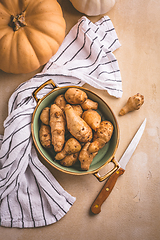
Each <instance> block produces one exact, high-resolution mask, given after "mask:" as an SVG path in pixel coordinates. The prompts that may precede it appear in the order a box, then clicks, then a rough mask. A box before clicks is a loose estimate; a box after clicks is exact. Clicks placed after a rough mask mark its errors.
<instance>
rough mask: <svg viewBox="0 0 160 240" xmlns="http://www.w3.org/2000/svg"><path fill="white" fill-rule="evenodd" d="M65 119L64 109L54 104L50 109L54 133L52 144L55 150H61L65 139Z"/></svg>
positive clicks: (52, 132) (52, 131) (52, 133)
mask: <svg viewBox="0 0 160 240" xmlns="http://www.w3.org/2000/svg"><path fill="white" fill-rule="evenodd" d="M65 125H66V122H65V119H64V114H63V111H62V110H61V109H60V108H59V107H58V106H57V105H56V104H52V105H51V109H50V127H51V135H52V145H53V146H54V150H55V152H60V151H61V150H62V148H63V145H64V141H65Z"/></svg>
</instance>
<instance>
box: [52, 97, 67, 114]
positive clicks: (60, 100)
mask: <svg viewBox="0 0 160 240" xmlns="http://www.w3.org/2000/svg"><path fill="white" fill-rule="evenodd" d="M54 104H56V105H57V106H58V107H59V108H60V109H62V111H63V112H64V108H65V106H66V100H65V97H64V94H60V95H58V96H57V97H56V99H55V100H54Z"/></svg>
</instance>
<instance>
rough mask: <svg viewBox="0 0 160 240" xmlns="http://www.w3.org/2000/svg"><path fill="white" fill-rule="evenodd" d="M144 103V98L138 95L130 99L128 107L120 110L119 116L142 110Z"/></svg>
mask: <svg viewBox="0 0 160 240" xmlns="http://www.w3.org/2000/svg"><path fill="white" fill-rule="evenodd" d="M143 103H144V96H143V95H141V94H139V93H137V94H136V95H134V96H132V97H130V98H129V99H128V101H127V103H126V105H125V106H124V107H123V108H122V109H121V110H120V112H119V115H120V116H123V115H125V114H126V113H128V112H132V111H134V110H138V109H140V107H141V106H142V104H143Z"/></svg>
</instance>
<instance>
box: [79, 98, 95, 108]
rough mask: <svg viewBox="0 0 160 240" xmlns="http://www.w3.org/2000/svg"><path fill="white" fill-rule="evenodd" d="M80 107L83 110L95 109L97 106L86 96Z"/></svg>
mask: <svg viewBox="0 0 160 240" xmlns="http://www.w3.org/2000/svg"><path fill="white" fill-rule="evenodd" d="M81 106H82V108H83V109H84V110H89V109H94V110H96V109H97V108H98V103H97V102H94V101H92V100H91V99H89V98H87V99H86V100H85V101H84V102H83V103H82V104H81Z"/></svg>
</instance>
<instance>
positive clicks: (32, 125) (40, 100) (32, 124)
mask: <svg viewBox="0 0 160 240" xmlns="http://www.w3.org/2000/svg"><path fill="white" fill-rule="evenodd" d="M68 88H79V89H81V90H85V91H88V92H90V93H91V94H93V95H95V96H96V97H98V98H99V99H100V100H101V101H102V102H103V103H104V104H105V105H107V107H108V109H109V111H110V113H111V114H112V116H113V119H114V121H115V124H116V128H117V140H116V145H115V148H114V151H113V153H112V155H111V156H110V158H109V159H108V160H107V161H106V162H105V163H104V164H102V165H101V166H100V167H98V168H96V169H95V170H88V171H82V172H71V171H69V170H65V169H62V168H61V167H58V166H56V165H54V164H53V163H52V162H51V161H50V160H49V159H47V157H46V156H45V155H44V154H43V152H42V151H41V149H40V148H39V146H38V144H37V141H36V138H35V134H34V119H35V114H36V111H37V109H38V108H39V106H40V104H41V103H42V102H43V101H44V100H45V98H47V97H48V96H49V95H51V94H53V92H55V91H58V90H60V89H68ZM31 134H32V139H33V142H34V145H35V147H36V149H37V151H38V152H39V154H40V155H41V157H42V158H43V159H44V160H45V161H46V162H48V163H49V164H50V165H51V166H52V167H54V168H56V169H57V170H59V171H61V172H64V173H67V174H71V175H79V176H81V175H86V174H95V173H98V172H99V171H100V170H101V169H102V168H103V167H104V166H105V165H106V164H108V163H109V162H111V161H112V160H113V159H114V158H115V153H116V151H117V148H118V145H119V139H120V137H119V136H120V132H119V125H118V121H117V119H116V117H115V114H114V112H113V111H112V109H111V108H110V106H109V105H108V104H107V103H106V102H105V101H104V100H103V99H102V98H101V97H100V96H99V95H98V94H96V93H95V92H93V91H92V90H90V89H88V88H84V87H81V86H74V85H70V86H65V87H56V86H55V88H54V89H53V90H51V91H50V92H49V93H47V94H46V95H45V96H43V97H42V98H41V99H38V102H37V105H36V107H35V109H34V112H33V114H32V119H31ZM68 169H69V168H68Z"/></svg>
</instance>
